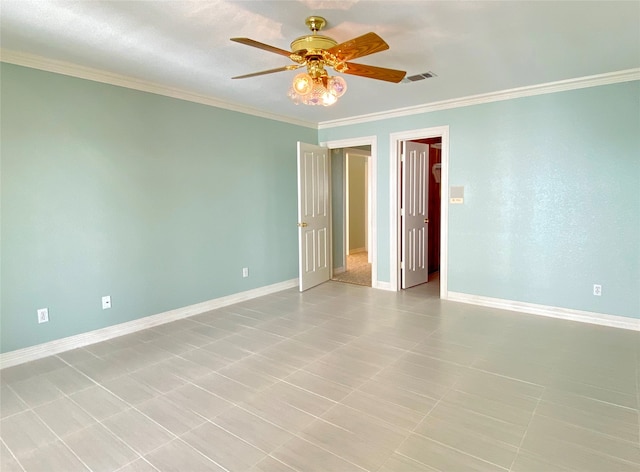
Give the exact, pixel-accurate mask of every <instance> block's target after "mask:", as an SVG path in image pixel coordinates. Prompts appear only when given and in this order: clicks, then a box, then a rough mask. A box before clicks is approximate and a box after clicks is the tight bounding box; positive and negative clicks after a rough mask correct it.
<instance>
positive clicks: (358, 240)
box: [347, 154, 367, 251]
mask: <svg viewBox="0 0 640 472" xmlns="http://www.w3.org/2000/svg"><path fill="white" fill-rule="evenodd" d="M366 159H367V158H366V157H363V156H357V155H352V154H349V157H348V159H347V165H348V166H349V251H353V250H354V249H362V248H363V247H365V246H366V232H365V225H366V211H367V207H366V199H365V197H366V195H365V179H366V177H367V176H366V174H365V163H366Z"/></svg>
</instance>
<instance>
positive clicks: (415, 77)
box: [402, 72, 437, 84]
mask: <svg viewBox="0 0 640 472" xmlns="http://www.w3.org/2000/svg"><path fill="white" fill-rule="evenodd" d="M431 77H437V76H436V74H434V73H433V72H423V73H422V74H416V75H410V76H408V77H405V78H404V79H402V83H405V84H407V83H409V82H417V81H419V80H424V79H430V78H431Z"/></svg>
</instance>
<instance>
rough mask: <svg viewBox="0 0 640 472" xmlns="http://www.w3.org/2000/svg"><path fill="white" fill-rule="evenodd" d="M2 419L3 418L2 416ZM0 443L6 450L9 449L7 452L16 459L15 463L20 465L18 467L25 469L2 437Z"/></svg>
mask: <svg viewBox="0 0 640 472" xmlns="http://www.w3.org/2000/svg"><path fill="white" fill-rule="evenodd" d="M3 419H4V418H3ZM0 443H2V444H3V445H4V447H5V449H6V450H7V451H9V454H11V457H13V459H14V460H15V461H16V463H17V464H18V466H20V468H21V469H22V470H23V471H24V472H26V471H25V468H24V467H23V466H22V463H20V461H19V460H18V458H17V457H16V455H15V454H14V453H13V451H12V450H11V449H9V446H8V445H7V443H6V442H4V439H2V438H0Z"/></svg>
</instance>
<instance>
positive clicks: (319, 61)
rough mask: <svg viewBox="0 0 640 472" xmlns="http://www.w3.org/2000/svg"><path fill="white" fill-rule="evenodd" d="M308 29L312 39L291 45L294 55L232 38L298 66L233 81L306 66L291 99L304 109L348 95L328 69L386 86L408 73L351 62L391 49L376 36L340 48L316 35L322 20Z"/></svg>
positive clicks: (295, 80) (312, 21) (343, 83)
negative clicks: (368, 79)
mask: <svg viewBox="0 0 640 472" xmlns="http://www.w3.org/2000/svg"><path fill="white" fill-rule="evenodd" d="M305 23H306V25H307V26H308V27H309V29H310V30H311V33H312V34H311V35H307V36H301V37H299V38H297V39H295V40H294V41H293V42H292V43H291V52H289V51H285V50H284V49H280V48H277V47H274V46H269V45H268V44H264V43H260V42H258V41H254V40H253V39H249V38H231V41H235V42H238V43H241V44H245V45H247V46H253V47H256V48H259V49H263V50H265V51H269V52H273V53H275V54H279V55H281V56H287V57H289V59H291V60H292V61H293V62H295V63H296V65H287V66H284V67H279V68H276V69H270V70H266V71H262V72H254V73H252V74H246V75H241V76H236V77H233V78H234V79H245V78H249V77H255V76H258V75H265V74H272V73H274V72H282V71H286V70H295V69H298V68H300V67H303V66H306V67H307V72H306V73H300V74H297V75H296V76H295V77H294V78H293V82H292V84H291V87H290V88H289V93H288V96H289V98H291V99H292V100H293V102H294V103H296V104H299V103H302V104H304V105H322V106H329V105H333V104H334V103H336V102H337V101H338V98H340V97H341V96H342V95H344V93H345V92H346V91H347V82H346V81H345V80H344V79H343V78H342V77H340V76H330V75H329V74H328V72H327V70H326V68H325V67H326V66H329V67H331V68H333V69H334V70H335V71H336V72H340V73H343V74H351V75H358V76H361V77H368V78H371V79H377V80H384V81H387V82H393V83H398V82H400V81H401V80H402V79H403V78H404V76H405V75H406V72H404V71H401V70H395V69H386V68H383V67H375V66H367V65H363V64H356V63H352V62H348V61H350V60H352V59H356V58H358V57H363V56H366V55H369V54H373V53H376V52H380V51H384V50H386V49H389V45H388V44H387V43H385V42H384V40H383V39H382V38H381V37H380V36H378V35H377V34H375V33H367V34H364V35H362V36H359V37H357V38H354V39H351V40H349V41H346V42H344V43H340V44H338V42H337V41H335V40H334V39H332V38H329V37H327V36H322V35H319V34H317V33H318V31H320V30H321V29H322V28H323V27H324V26H325V25H326V24H327V22H326V20H325V19H324V18H322V17H320V16H310V17H308V18H307V19H306V22H305Z"/></svg>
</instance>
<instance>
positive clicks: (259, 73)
mask: <svg viewBox="0 0 640 472" xmlns="http://www.w3.org/2000/svg"><path fill="white" fill-rule="evenodd" d="M300 67H302V66H300V65H293V64H291V65H289V66H284V67H278V68H277V69H269V70H263V71H260V72H254V73H252V74H245V75H238V76H236V77H231V78H232V79H247V78H249V77H255V76H257V75H266V74H273V73H274V72H284V71H285V70H296V69H298V68H300Z"/></svg>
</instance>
